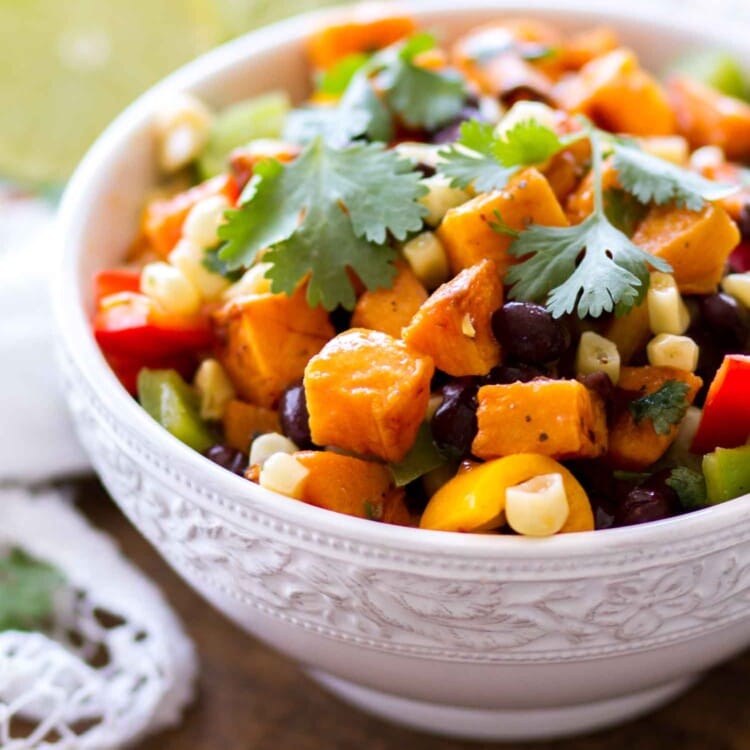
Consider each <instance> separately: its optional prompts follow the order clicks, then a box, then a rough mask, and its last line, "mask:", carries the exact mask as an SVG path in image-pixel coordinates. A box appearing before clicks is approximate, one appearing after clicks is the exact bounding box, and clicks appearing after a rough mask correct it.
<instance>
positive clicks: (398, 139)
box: [92, 12, 750, 537]
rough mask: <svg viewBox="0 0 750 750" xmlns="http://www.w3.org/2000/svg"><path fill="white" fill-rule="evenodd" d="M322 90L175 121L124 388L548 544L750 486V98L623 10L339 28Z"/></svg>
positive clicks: (149, 222) (273, 460)
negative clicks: (618, 24) (569, 17)
mask: <svg viewBox="0 0 750 750" xmlns="http://www.w3.org/2000/svg"><path fill="white" fill-rule="evenodd" d="M307 53H308V58H309V74H310V80H311V91H312V93H311V94H310V95H309V97H308V98H307V100H306V101H305V102H304V103H302V104H300V105H297V106H294V107H293V106H292V104H291V97H290V95H289V94H288V93H286V92H284V91H271V92H268V93H266V94H263V95H261V96H257V97H253V98H251V99H247V100H245V101H241V102H239V103H236V104H234V105H232V106H230V107H228V108H224V109H222V110H220V111H213V110H211V109H210V108H209V107H208V106H207V105H206V103H204V102H203V101H201V99H199V98H196V97H195V96H192V95H187V94H183V95H179V96H174V97H172V98H171V99H169V100H165V101H164V102H163V105H162V106H161V108H160V110H159V112H158V113H157V114H156V116H155V117H154V122H153V129H152V130H153V132H152V137H153V141H154V154H155V158H156V159H157V161H158V165H159V168H160V169H161V171H162V175H163V180H162V183H161V184H160V186H159V188H158V189H157V190H156V191H154V194H151V195H148V196H144V208H143V214H142V219H141V222H140V228H139V232H138V234H137V236H135V237H134V238H133V242H132V247H131V249H130V252H129V255H128V259H127V263H126V264H125V265H121V266H118V267H113V268H110V269H108V270H104V271H99V272H97V273H96V275H95V277H94V279H93V283H94V288H95V293H94V296H95V311H94V315H93V320H92V326H93V331H94V334H95V337H96V340H97V342H98V345H99V347H100V349H101V351H102V352H103V354H104V356H105V357H106V359H107V361H108V362H109V364H110V366H111V367H112V369H113V370H114V372H115V373H116V375H117V376H118V378H119V379H120V381H121V383H122V385H123V386H124V387H125V388H126V389H127V390H128V391H129V392H130V393H132V394H133V395H134V396H135V397H136V398H137V399H138V400H139V402H140V404H141V406H142V407H143V408H144V409H145V410H146V411H147V412H148V413H149V414H150V415H151V416H152V417H153V418H154V419H156V420H157V421H158V422H159V423H160V424H162V425H163V427H165V428H166V429H167V430H168V431H170V432H171V433H172V434H173V435H174V436H176V437H177V438H179V439H180V440H182V441H183V442H184V443H186V444H187V445H189V446H191V447H192V448H194V449H195V450H197V451H199V452H201V453H203V454H204V455H205V456H206V457H207V458H208V459H210V460H211V461H213V462H215V463H217V464H219V465H220V466H222V467H224V468H225V469H227V470H228V471H231V472H234V473H236V474H239V475H241V476H243V477H245V478H246V479H247V480H248V481H251V482H255V483H258V484H260V485H261V486H262V487H265V488H267V489H270V490H273V491H276V492H279V493H281V494H284V495H287V496H289V497H292V498H295V499H297V500H299V501H301V502H304V503H308V504H311V505H315V506H319V507H322V508H326V509H328V510H331V511H336V512H339V513H344V514H348V515H353V516H358V517H361V518H367V519H371V520H372V521H376V522H381V523H390V524H397V525H401V526H419V527H421V528H425V529H433V530H442V531H460V532H473V533H482V534H491V533H498V534H520V535H525V536H533V537H545V536H552V535H554V534H559V533H566V532H576V531H593V530H595V529H600V530H601V529H607V528H610V527H612V526H626V525H632V524H638V523H643V522H648V521H654V520H660V519H664V518H669V517H672V516H676V515H679V514H682V513H685V512H689V511H692V510H696V509H698V508H703V507H707V506H709V505H713V504H717V503H722V502H725V501H728V500H731V499H733V498H736V497H739V496H741V495H744V494H746V493H747V492H749V491H750V446H749V445H746V443H747V441H748V438H749V437H750V176H749V175H750V173H748V172H747V170H746V169H745V168H744V167H743V164H744V163H745V162H747V161H749V160H750V104H749V103H748V102H747V101H746V100H745V97H746V95H747V94H748V90H747V86H746V82H745V80H744V77H743V74H742V72H741V70H740V69H739V66H738V65H737V64H736V63H734V62H733V61H732V60H731V59H730V58H728V57H727V56H726V55H723V54H720V53H716V54H709V55H701V56H700V57H699V58H696V57H694V58H692V59H685V60H680V61H679V62H678V63H677V64H676V66H675V68H674V69H673V70H672V71H671V72H670V73H669V74H668V75H667V76H666V77H665V78H664V79H660V78H658V77H657V76H656V75H655V74H654V73H653V72H650V71H648V70H646V69H645V68H644V67H643V66H642V65H641V64H640V62H639V60H638V57H637V56H636V54H635V53H634V52H633V51H632V50H630V49H629V48H627V47H625V46H623V45H622V44H621V42H620V40H619V39H618V36H617V34H616V33H615V32H614V31H613V30H612V29H610V28H609V27H606V26H597V27H594V28H582V29H579V30H578V31H575V32H567V31H566V32H563V31H561V30H560V29H558V28H557V27H556V26H555V25H554V24H551V23H548V22H545V21H542V20H537V19H534V18H520V17H518V16H506V15H502V14H498V18H497V19H496V20H493V21H490V22H487V23H483V24H481V25H480V26H477V27H475V28H472V29H470V30H469V31H467V32H466V33H464V34H462V35H460V36H459V37H458V38H457V39H455V40H454V41H453V42H452V43H451V44H450V45H442V44H441V42H440V40H439V38H436V37H435V36H433V35H432V34H431V33H430V30H429V29H422V28H420V27H419V26H418V25H417V23H416V22H415V21H414V20H413V19H412V18H411V17H410V16H408V15H400V14H398V13H393V12H391V13H377V14H374V15H372V14H371V15H369V16H366V17H365V16H362V17H360V18H359V19H356V18H355V19H353V20H348V21H345V22H342V23H340V24H337V25H332V26H328V27H326V28H323V29H322V30H319V31H317V32H315V33H314V34H313V35H312V36H311V37H310V39H309V40H308V44H307Z"/></svg>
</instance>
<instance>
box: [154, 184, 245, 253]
mask: <svg viewBox="0 0 750 750" xmlns="http://www.w3.org/2000/svg"><path fill="white" fill-rule="evenodd" d="M216 195H223V196H224V197H225V198H226V199H227V200H228V201H229V203H230V205H234V204H235V203H236V201H237V197H238V195H239V190H238V186H237V182H236V180H235V179H234V177H232V176H231V175H225V174H221V175H217V176H216V177H212V178H211V179H210V180H206V181H205V182H202V183H200V185H196V186H195V187H192V188H190V190H186V191H185V192H183V193H178V194H177V195H175V196H173V197H172V198H166V199H159V200H154V201H151V202H150V203H148V204H147V205H146V209H145V211H144V212H143V218H142V221H141V229H142V232H143V234H144V236H145V238H146V239H147V240H148V243H149V245H150V246H151V247H152V248H153V249H154V250H155V251H156V252H157V254H158V255H159V256H160V257H166V256H167V255H169V253H170V251H171V250H172V249H173V248H174V246H175V245H176V244H177V242H178V241H179V239H180V236H181V235H182V225H183V224H184V223H185V219H186V217H187V215H188V214H189V213H190V209H191V208H192V207H193V206H194V205H195V204H196V203H198V202H199V201H202V200H203V199H205V198H211V197H213V196H216Z"/></svg>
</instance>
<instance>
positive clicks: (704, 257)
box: [633, 204, 740, 294]
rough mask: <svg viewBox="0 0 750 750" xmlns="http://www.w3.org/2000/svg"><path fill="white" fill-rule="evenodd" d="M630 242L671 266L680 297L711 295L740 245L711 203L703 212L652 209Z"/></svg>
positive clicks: (725, 216) (736, 234) (734, 230)
mask: <svg viewBox="0 0 750 750" xmlns="http://www.w3.org/2000/svg"><path fill="white" fill-rule="evenodd" d="M633 242H634V243H635V244H636V245H638V247H640V248H642V249H643V250H645V251H646V252H647V253H651V255H656V256H657V257H659V258H663V259H664V260H666V261H667V263H669V264H670V265H671V266H672V273H673V275H674V278H675V281H676V282H677V286H678V287H679V289H680V291H681V292H682V293H683V294H711V293H713V292H715V291H716V287H717V286H718V284H719V281H721V277H722V276H723V274H724V264H725V262H726V260H727V258H728V257H729V254H730V253H731V252H732V250H734V248H735V247H737V245H738V244H739V242H740V232H739V230H738V229H737V225H736V224H735V223H734V222H733V221H732V219H731V218H730V217H729V215H728V214H727V212H726V211H724V209H723V208H720V207H719V206H716V205H713V204H708V205H707V206H706V207H705V208H703V210H702V211H689V210H688V209H686V208H674V207H672V206H655V207H654V208H652V209H651V210H650V211H649V213H648V214H647V215H646V218H645V219H644V220H643V221H642V222H641V223H640V225H639V226H638V229H637V230H636V232H635V234H634V235H633Z"/></svg>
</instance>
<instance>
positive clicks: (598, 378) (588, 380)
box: [578, 370, 615, 401]
mask: <svg viewBox="0 0 750 750" xmlns="http://www.w3.org/2000/svg"><path fill="white" fill-rule="evenodd" d="M578 380H579V381H580V382H581V383H583V385H585V386H586V388H588V389H589V390H590V391H593V392H594V393H598V394H599V395H600V396H601V397H602V398H603V399H604V400H605V401H609V400H610V399H611V398H612V395H613V393H614V390H615V386H614V385H613V384H612V381H611V380H610V378H609V375H607V373H606V372H602V371H601V370H599V371H598V372H592V373H589V374H588V375H581V376H580V377H579V378H578Z"/></svg>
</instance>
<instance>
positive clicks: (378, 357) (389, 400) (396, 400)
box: [304, 328, 435, 462]
mask: <svg viewBox="0 0 750 750" xmlns="http://www.w3.org/2000/svg"><path fill="white" fill-rule="evenodd" d="M434 370H435V367H434V365H433V363H432V360H431V359H430V358H429V357H426V356H423V355H420V354H417V353H416V352H414V351H412V350H411V349H409V348H408V347H407V346H406V344H405V343H404V342H403V341H399V340H397V339H394V338H393V337H391V336H389V335H388V334H386V333H381V332H380V331H368V330H367V329H365V328H352V329H350V330H348V331H345V332H344V333H341V334H339V335H338V336H336V338H334V339H332V340H331V341H329V342H328V343H327V344H326V345H325V346H324V347H323V349H322V350H321V351H320V353H319V354H317V355H316V356H314V357H313V358H312V359H311V360H310V362H309V363H308V365H307V367H306V368H305V379H304V384H305V396H306V398H307V411H308V413H309V415H310V432H311V434H312V440H313V442H314V443H316V444H317V445H332V446H336V447H338V448H342V449H343V450H346V451H350V452H352V453H357V454H359V455H363V456H376V457H378V458H382V459H384V460H385V461H393V462H397V461H401V460H402V459H403V458H404V456H406V454H407V453H408V452H409V449H410V448H411V446H412V444H413V443H414V439H415V438H416V435H417V430H418V429H419V425H420V424H421V423H422V420H423V419H424V416H425V412H426V411H427V403H428V401H429V399H430V380H431V379H432V375H433V372H434Z"/></svg>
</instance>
